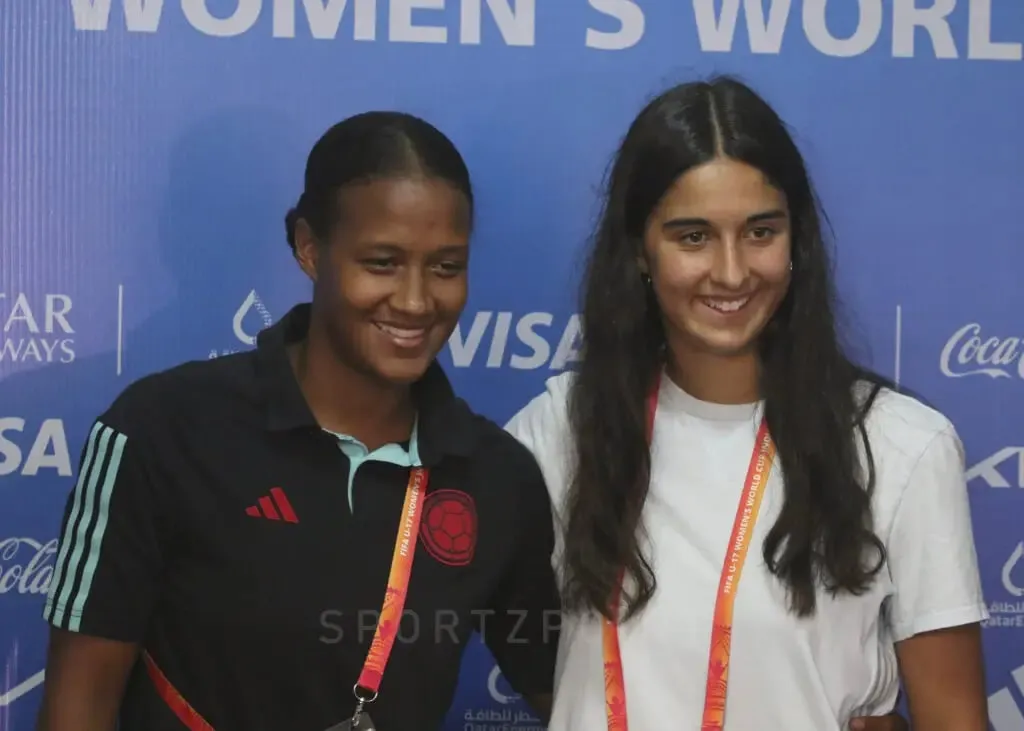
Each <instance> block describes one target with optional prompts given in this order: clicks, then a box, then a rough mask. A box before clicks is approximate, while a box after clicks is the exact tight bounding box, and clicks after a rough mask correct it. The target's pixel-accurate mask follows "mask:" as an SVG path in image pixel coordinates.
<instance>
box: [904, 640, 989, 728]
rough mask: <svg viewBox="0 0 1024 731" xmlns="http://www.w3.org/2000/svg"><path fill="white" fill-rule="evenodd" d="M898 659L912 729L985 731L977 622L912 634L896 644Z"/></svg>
mask: <svg viewBox="0 0 1024 731" xmlns="http://www.w3.org/2000/svg"><path fill="white" fill-rule="evenodd" d="M896 656H897V658H898V660H899V666H900V675H901V677H902V680H903V687H904V689H905V690H906V693H907V701H908V705H909V706H910V719H911V727H912V728H914V729H920V731H933V730H941V729H950V731H953V730H954V729H955V731H987V729H988V707H987V701H986V697H985V673H984V664H983V662H982V655H981V627H980V626H979V625H978V624H976V623H975V624H968V625H963V626H960V627H952V628H949V629H940V630H935V631H933V632H925V633H922V634H918V635H915V636H913V637H910V638H909V639H906V640H903V641H902V642H899V643H898V644H897V645H896Z"/></svg>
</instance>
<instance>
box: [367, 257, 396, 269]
mask: <svg viewBox="0 0 1024 731" xmlns="http://www.w3.org/2000/svg"><path fill="white" fill-rule="evenodd" d="M363 265H364V266H365V267H366V268H367V269H369V270H370V271H373V272H389V271H391V270H392V269H394V268H395V266H396V262H395V260H394V259H393V258H391V257H374V258H371V259H363Z"/></svg>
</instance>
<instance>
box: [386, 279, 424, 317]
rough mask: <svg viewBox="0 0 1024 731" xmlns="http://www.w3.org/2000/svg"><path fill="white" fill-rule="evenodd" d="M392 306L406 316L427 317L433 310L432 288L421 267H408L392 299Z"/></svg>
mask: <svg viewBox="0 0 1024 731" xmlns="http://www.w3.org/2000/svg"><path fill="white" fill-rule="evenodd" d="M391 306H392V308H394V309H395V310H396V311H398V312H401V313H403V314H406V315H412V316H416V315H425V314H427V313H428V312H430V309H431V306H432V304H431V297H430V288H429V286H428V283H427V281H426V277H425V276H424V273H423V272H422V271H421V270H420V268H419V267H407V268H406V269H405V271H404V273H403V274H402V276H401V278H400V279H399V283H398V287H397V289H396V290H395V293H394V295H393V296H392V298H391Z"/></svg>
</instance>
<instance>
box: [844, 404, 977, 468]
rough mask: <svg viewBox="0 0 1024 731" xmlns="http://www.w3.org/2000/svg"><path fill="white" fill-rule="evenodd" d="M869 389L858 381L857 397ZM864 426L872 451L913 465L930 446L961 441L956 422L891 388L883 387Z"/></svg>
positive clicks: (871, 407) (868, 413)
mask: <svg viewBox="0 0 1024 731" xmlns="http://www.w3.org/2000/svg"><path fill="white" fill-rule="evenodd" d="M868 393H869V389H868V387H867V386H866V385H861V384H858V396H859V397H860V398H862V399H863V398H866V397H867V395H868ZM865 428H866V430H867V432H868V438H869V439H870V441H871V447H872V450H874V451H878V452H880V453H881V454H882V455H884V456H886V457H888V458H889V459H894V460H901V461H905V462H908V463H909V466H911V467H912V466H913V463H916V462H917V461H919V460H920V459H921V458H922V457H923V456H925V455H926V453H927V452H928V451H929V448H932V447H934V446H936V445H941V444H944V443H955V444H959V436H958V435H957V432H956V428H955V427H954V426H953V423H952V422H951V421H950V420H949V418H948V417H946V415H945V414H943V413H942V412H940V411H938V410H937V409H935V408H933V407H931V406H929V405H927V404H926V403H924V402H923V401H921V400H920V399H918V398H915V397H914V396H911V395H908V394H906V393H901V392H899V391H895V390H893V389H891V388H882V389H880V390H879V392H878V395H877V396H876V397H875V399H874V401H873V403H872V404H871V406H870V408H869V410H868V412H867V414H866V416H865Z"/></svg>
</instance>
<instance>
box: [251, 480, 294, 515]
mask: <svg viewBox="0 0 1024 731" xmlns="http://www.w3.org/2000/svg"><path fill="white" fill-rule="evenodd" d="M245 514H246V515H250V516H252V517H253V518H266V519H267V520H283V521H284V522H286V523H298V522H299V517H298V516H297V515H296V514H295V510H294V509H293V508H292V504H291V503H290V502H288V497H287V496H286V495H285V494H284V490H282V489H281V488H280V487H272V488H270V494H269V495H265V496H263V497H261V498H260V499H259V500H258V501H257V502H256V504H255V505H250V506H249V507H248V508H246V509H245Z"/></svg>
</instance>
